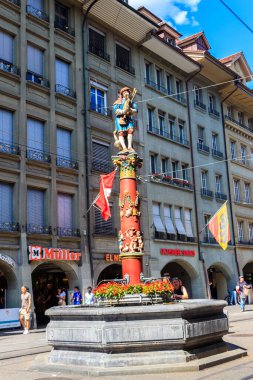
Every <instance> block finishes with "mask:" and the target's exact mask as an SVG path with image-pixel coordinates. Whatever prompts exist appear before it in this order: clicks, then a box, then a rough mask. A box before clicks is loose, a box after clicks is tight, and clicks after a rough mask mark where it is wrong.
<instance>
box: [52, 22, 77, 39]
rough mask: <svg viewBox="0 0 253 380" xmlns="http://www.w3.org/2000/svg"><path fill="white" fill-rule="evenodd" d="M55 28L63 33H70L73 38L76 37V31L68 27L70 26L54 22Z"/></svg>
mask: <svg viewBox="0 0 253 380" xmlns="http://www.w3.org/2000/svg"><path fill="white" fill-rule="evenodd" d="M54 27H55V28H56V29H60V30H62V31H63V32H65V33H68V34H70V35H71V36H73V37H75V29H73V28H71V27H70V26H68V25H62V24H60V23H59V22H58V21H55V22H54Z"/></svg>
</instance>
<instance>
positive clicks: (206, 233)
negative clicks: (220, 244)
mask: <svg viewBox="0 0 253 380" xmlns="http://www.w3.org/2000/svg"><path fill="white" fill-rule="evenodd" d="M210 219H211V216H210V215H207V214H205V215H204V223H205V226H206V227H205V229H204V241H205V242H209V241H210V230H209V228H208V227H207V225H208V223H209V221H210Z"/></svg>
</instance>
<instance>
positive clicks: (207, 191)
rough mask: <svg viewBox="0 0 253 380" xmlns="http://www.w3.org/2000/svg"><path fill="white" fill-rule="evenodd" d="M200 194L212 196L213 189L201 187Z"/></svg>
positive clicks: (207, 196)
mask: <svg viewBox="0 0 253 380" xmlns="http://www.w3.org/2000/svg"><path fill="white" fill-rule="evenodd" d="M201 196H202V197H206V198H213V191H211V190H208V189H206V188H205V187H201Z"/></svg>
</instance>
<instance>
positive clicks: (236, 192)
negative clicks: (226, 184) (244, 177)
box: [234, 179, 240, 202]
mask: <svg viewBox="0 0 253 380" xmlns="http://www.w3.org/2000/svg"><path fill="white" fill-rule="evenodd" d="M234 197H235V201H236V202H240V187H239V181H238V180H235V179H234Z"/></svg>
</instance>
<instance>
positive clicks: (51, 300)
mask: <svg viewBox="0 0 253 380" xmlns="http://www.w3.org/2000/svg"><path fill="white" fill-rule="evenodd" d="M57 304H58V299H57V298H56V294H55V290H54V288H53V284H51V283H48V284H47V292H46V299H45V309H46V310H47V309H50V307H53V306H57Z"/></svg>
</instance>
